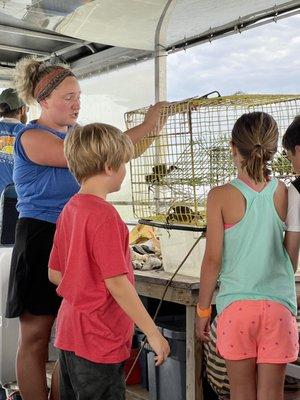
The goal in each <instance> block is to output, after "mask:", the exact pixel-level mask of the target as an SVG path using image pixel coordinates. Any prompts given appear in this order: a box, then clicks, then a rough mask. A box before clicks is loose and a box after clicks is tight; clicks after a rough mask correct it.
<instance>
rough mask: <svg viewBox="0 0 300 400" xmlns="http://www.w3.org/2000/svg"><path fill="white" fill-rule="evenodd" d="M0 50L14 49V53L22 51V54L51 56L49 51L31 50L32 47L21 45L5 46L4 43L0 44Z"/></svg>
mask: <svg viewBox="0 0 300 400" xmlns="http://www.w3.org/2000/svg"><path fill="white" fill-rule="evenodd" d="M0 50H6V51H14V52H16V53H24V54H32V55H36V56H44V57H46V56H48V57H50V56H51V53H49V52H46V51H40V50H32V49H25V48H22V47H15V46H6V45H4V44H0Z"/></svg>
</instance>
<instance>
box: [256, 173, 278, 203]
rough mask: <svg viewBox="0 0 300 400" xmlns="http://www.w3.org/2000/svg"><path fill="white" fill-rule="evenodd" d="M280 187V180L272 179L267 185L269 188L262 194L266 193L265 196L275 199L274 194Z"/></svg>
mask: <svg viewBox="0 0 300 400" xmlns="http://www.w3.org/2000/svg"><path fill="white" fill-rule="evenodd" d="M277 187H278V179H277V178H274V177H273V178H271V179H270V180H269V182H268V184H267V186H266V187H265V188H264V189H263V190H262V191H261V192H260V193H262V192H263V193H264V195H267V196H268V195H269V196H270V197H272V198H273V196H274V193H275V191H276V189H277Z"/></svg>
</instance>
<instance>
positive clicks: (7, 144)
mask: <svg viewBox="0 0 300 400" xmlns="http://www.w3.org/2000/svg"><path fill="white" fill-rule="evenodd" d="M12 121H13V122H10V121H9V119H8V118H7V119H4V120H2V121H0V194H1V193H2V191H3V190H4V188H5V187H6V186H7V185H8V184H10V183H12V182H13V165H14V163H13V147H14V141H15V136H16V134H17V133H18V132H19V131H20V130H21V129H22V128H23V127H24V126H25V125H24V124H21V122H14V120H13V119H12Z"/></svg>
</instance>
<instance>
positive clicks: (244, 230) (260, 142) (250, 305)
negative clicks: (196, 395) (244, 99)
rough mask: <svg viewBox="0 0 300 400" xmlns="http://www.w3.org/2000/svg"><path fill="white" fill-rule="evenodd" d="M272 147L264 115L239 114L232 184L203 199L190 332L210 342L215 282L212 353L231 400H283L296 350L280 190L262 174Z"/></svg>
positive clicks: (274, 133) (270, 124) (273, 127)
mask: <svg viewBox="0 0 300 400" xmlns="http://www.w3.org/2000/svg"><path fill="white" fill-rule="evenodd" d="M277 142H278V127H277V124H276V122H275V121H274V119H273V118H272V117H271V116H270V115H268V114H266V113H263V112H252V113H249V114H244V115H242V116H241V117H240V118H239V119H238V120H237V121H236V123H235V125H234V127H233V130H232V141H231V149H232V157H233V160H234V163H235V165H236V167H237V171H238V175H237V179H234V180H233V181H231V182H230V183H228V184H226V185H223V186H219V187H216V188H214V189H212V190H211V191H210V193H209V195H208V201H207V237H206V250H205V255H204V259H203V262H202V267H201V278H200V292H199V303H198V306H197V312H198V318H197V326H196V330H197V335H198V337H199V338H200V339H201V340H203V341H209V340H210V338H209V327H210V310H211V308H210V305H211V301H212V296H213V293H214V291H215V287H216V283H217V280H219V283H220V287H219V291H218V293H217V296H216V306H217V313H218V322H217V347H218V351H219V353H220V354H221V355H222V357H223V358H224V359H225V361H226V367H227V371H228V376H229V382H230V399H231V400H246V399H247V400H250V399H253V400H256V399H259V400H269V399H272V400H283V383H284V376H285V367H286V364H287V363H288V362H292V361H295V360H296V359H297V355H298V350H299V345H298V331H297V325H296V322H295V315H296V313H297V303H296V291H295V279H294V271H293V265H292V263H291V260H290V257H289V255H288V254H287V252H286V250H285V248H284V244H283V239H284V230H285V223H284V221H285V218H286V212H287V190H286V187H285V185H284V183H283V182H280V181H278V180H277V179H275V178H270V177H269V175H270V171H269V169H268V163H269V162H270V161H271V160H272V158H273V156H274V154H275V153H276V150H277ZM294 268H296V266H294Z"/></svg>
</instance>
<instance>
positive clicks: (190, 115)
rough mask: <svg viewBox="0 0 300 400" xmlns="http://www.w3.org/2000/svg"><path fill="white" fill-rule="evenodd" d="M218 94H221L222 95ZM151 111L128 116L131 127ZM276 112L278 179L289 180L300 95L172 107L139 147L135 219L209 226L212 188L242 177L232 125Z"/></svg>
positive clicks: (208, 100)
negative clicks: (288, 149) (290, 136)
mask: <svg viewBox="0 0 300 400" xmlns="http://www.w3.org/2000/svg"><path fill="white" fill-rule="evenodd" d="M216 93H218V92H216ZM147 111H148V107H145V108H141V109H139V110H135V111H131V112H128V113H126V114H125V122H126V126H127V129H130V128H133V127H135V126H137V125H139V124H140V123H142V122H143V121H144V117H145V115H146V113H147ZM252 111H264V112H267V113H269V114H271V115H272V116H273V117H274V118H275V120H276V122H277V124H278V128H279V147H278V152H277V154H276V155H275V157H274V160H273V162H272V164H271V165H270V167H271V168H272V171H273V175H274V176H276V177H278V178H282V179H285V180H289V179H290V178H291V177H292V170H291V165H290V163H289V161H288V160H287V158H286V156H285V154H284V152H283V149H282V146H281V141H282V136H283V134H284V132H285V130H286V128H287V127H288V125H289V124H290V123H291V122H292V121H293V119H294V117H295V116H296V115H297V114H299V113H300V95H263V94H252V95H243V94H236V95H232V96H224V97H221V96H218V97H207V96H203V97H199V98H192V99H187V100H183V101H179V102H174V103H170V104H169V105H167V106H166V107H164V108H163V110H162V112H161V118H160V125H161V126H162V125H164V126H163V129H162V131H161V132H160V134H159V128H156V129H155V130H153V131H152V132H150V133H149V135H148V136H146V137H145V138H144V139H142V140H141V141H140V142H139V143H138V144H137V145H135V157H136V158H134V159H133V160H132V161H131V163H130V172H131V189H132V204H133V212H134V215H135V217H137V218H138V219H144V220H152V221H154V222H158V223H162V224H168V225H170V224H173V223H175V224H178V223H179V224H180V223H182V224H185V225H192V226H198V227H205V226H206V218H205V214H206V200H207V194H208V192H209V190H210V189H211V188H212V187H214V186H218V185H222V184H224V183H227V182H230V181H231V180H232V179H233V178H234V177H235V174H236V171H235V167H234V165H233V162H232V159H231V155H230V147H229V142H230V138H231V130H232V127H233V125H234V123H235V121H236V120H237V118H238V117H240V116H241V115H242V114H244V113H248V112H252Z"/></svg>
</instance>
